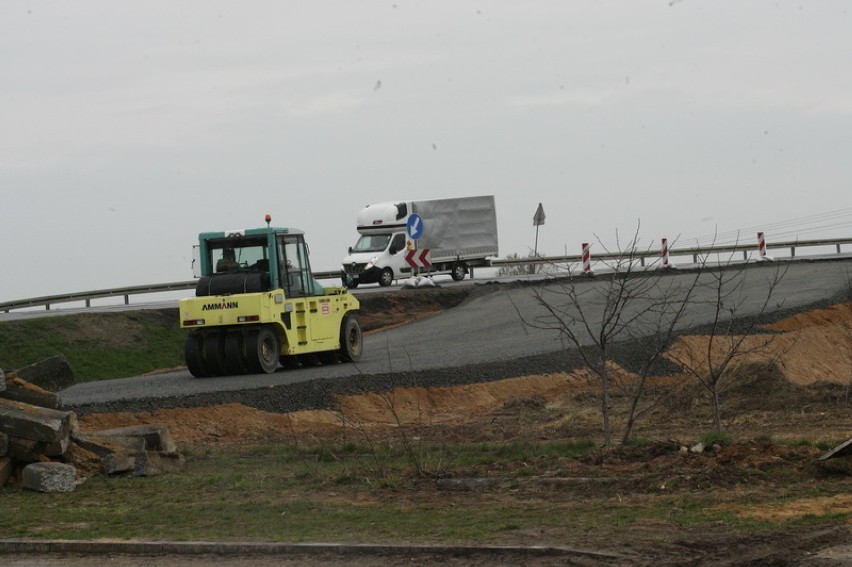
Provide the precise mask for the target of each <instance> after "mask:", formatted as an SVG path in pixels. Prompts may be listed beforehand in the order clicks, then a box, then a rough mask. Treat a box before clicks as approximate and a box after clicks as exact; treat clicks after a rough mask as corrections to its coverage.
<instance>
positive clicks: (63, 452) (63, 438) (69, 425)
mask: <svg viewBox="0 0 852 567" xmlns="http://www.w3.org/2000/svg"><path fill="white" fill-rule="evenodd" d="M73 383H74V375H73V373H72V372H71V369H70V367H69V366H68V363H67V361H66V360H65V358H64V357H61V356H59V357H53V358H51V359H48V360H46V361H43V362H41V363H38V364H35V365H31V366H28V367H26V368H22V369H19V370H17V371H16V372H3V370H0V488H2V487H3V486H5V485H12V484H18V485H20V486H23V487H24V488H28V489H32V490H37V491H40V492H70V491H72V490H74V489H75V488H76V486H77V485H78V484H80V483H82V482H84V481H85V480H86V479H87V478H89V477H91V476H95V475H134V476H153V475H159V474H164V473H171V472H178V471H180V470H181V469H182V468H183V466H184V458H183V455H181V454H180V453H179V452H178V450H177V446H176V445H175V442H174V439H173V438H172V436H171V434H170V433H169V430H168V428H167V427H166V426H165V425H139V426H133V427H122V428H117V429H109V430H102V431H92V432H81V431H80V427H79V424H78V422H77V416H76V414H75V413H74V412H72V411H65V410H63V409H61V404H60V400H59V396H58V395H57V394H56V392H58V391H59V390H61V389H62V388H65V387H67V386H70V385H72V384H73Z"/></svg>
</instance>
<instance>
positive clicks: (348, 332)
mask: <svg viewBox="0 0 852 567" xmlns="http://www.w3.org/2000/svg"><path fill="white" fill-rule="evenodd" d="M363 350H364V343H363V342H362V340H361V325H360V324H359V323H358V317H357V316H355V315H354V314H352V313H350V314H347V315H346V316H345V317H343V322H341V323H340V350H339V351H338V354H339V355H340V358H341V359H342V360H344V361H348V362H358V361H359V360H361V353H362V352H363Z"/></svg>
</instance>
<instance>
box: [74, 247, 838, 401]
mask: <svg viewBox="0 0 852 567" xmlns="http://www.w3.org/2000/svg"><path fill="white" fill-rule="evenodd" d="M732 273H733V272H732ZM744 273H745V276H746V279H745V283H744V285H743V286H742V287H741V288H739V289H737V290H736V293H735V294H733V295H732V296H729V297H726V298H725V299H724V302H725V307H726V308H731V307H733V306H736V312H737V314H738V316H741V317H742V316H747V315H751V314H755V313H759V312H761V311H762V310H763V309H764V303H765V301H766V298H767V290H768V289H769V286H770V285H771V282H772V281H773V280H775V279H777V278H778V277H779V276H782V277H781V279H780V281H779V282H778V284H777V287H776V288H775V289H774V290H773V292H772V294H771V302H770V305H769V309H768V310H769V311H773V310H782V309H783V310H785V311H788V310H793V311H795V310H801V309H802V308H804V307H807V306H810V305H812V304H815V303H820V302H826V301H828V300H831V299H837V298H840V297H841V295H842V294H843V293H845V292H847V291H848V290H849V289H850V285H852V284H850V282H852V261H849V260H842V261H818V262H794V263H786V262H785V263H780V262H779V263H763V264H760V265H754V266H751V267H749V268H748V270H746V271H745V272H744ZM695 277H696V276H695V274H694V273H686V272H677V271H674V272H672V273H670V274H668V275H665V276H663V277H661V278H659V283H660V284H662V286H663V287H664V288H665V289H667V290H669V291H668V292H660V293H672V290H680V291H681V292H682V291H683V290H684V289H686V288H687V287H689V286H691V284H692V282H693V281H694V278H695ZM699 283H700V285H699V286H698V287H696V288H695V290H694V292H693V296H692V300H691V302H690V306H689V309H688V311H687V312H686V314H685V316H684V317H683V320H682V322H681V325H680V326H681V327H683V328H689V327H693V326H695V325H701V324H704V323H707V322H708V321H710V319H711V317H712V314H713V312H714V311H715V309H716V306H717V304H718V301H717V300H716V293H717V291H718V289H717V286H715V285H714V280H713V278H712V277H711V276H710V275H708V274H703V275H702V276H701V279H700V281H699ZM493 285H496V286H498V287H497V291H494V292H492V293H487V294H482V295H479V296H478V297H475V298H473V299H471V300H468V301H466V302H465V303H464V304H462V305H460V306H459V307H456V308H454V309H452V310H449V311H447V312H444V313H442V314H440V315H438V316H436V317H431V318H428V319H424V320H421V321H418V322H415V323H411V324H408V325H403V326H400V327H395V328H391V329H388V330H385V331H381V332H376V333H372V334H370V335H368V336H365V337H364V356H363V358H362V359H361V361H360V362H359V363H358V364H338V365H333V366H319V367H312V368H301V369H297V370H289V371H279V372H276V373H273V374H261V375H251V376H233V377H231V376H228V377H218V378H206V379H195V378H193V377H192V376H191V375H190V374H189V372H188V371H179V372H170V373H163V374H157V375H151V376H137V377H131V378H122V379H116V380H110V381H100V382H88V383H81V384H77V385H75V386H73V387H71V388H68V389H66V390H64V391H62V392H60V396H61V400H62V402H63V404H64V405H65V406H66V407H69V408H74V407H76V406H85V405H90V404H108V403H111V402H113V401H119V400H132V399H136V398H150V397H161V396H162V397H181V396H191V395H194V394H202V393H209V392H229V391H238V390H249V389H261V388H268V387H277V386H285V385H288V384H295V383H300V382H306V381H312V380H317V379H320V378H346V377H355V376H364V375H374V374H384V373H392V372H396V373H399V372H412V371H424V370H432V369H445V368H456V367H463V366H465V365H475V364H479V363H485V362H499V361H511V360H516V359H520V358H523V357H528V356H530V355H539V354H546V353H553V352H556V351H559V350H562V349H563V348H564V346H565V345H564V340H563V339H562V338H561V335H560V333H559V332H558V331H555V330H553V329H545V328H539V327H540V326H541V325H537V324H536V323H535V322H536V321H541V318H542V317H544V316H545V315H546V312H545V311H544V309H543V308H542V307H541V305H540V302H539V300H538V299H537V296H539V295H542V296H544V297H545V298H546V299H547V301H548V302H549V303H550V304H551V305H559V304H560V302H564V301H565V296H564V291H565V289H566V287H565V286H566V284H565V283H538V284H528V285H524V286H517V285H516V286H511V285H506V284H493ZM576 285H577V288H576V289H577V290H578V291H581V292H582V293H583V296H582V297H583V302H584V303H583V307H584V310H586V314H587V318H588V319H589V320H597V319H599V317H600V313H601V309H602V303H601V302H600V300H599V299H596V297H598V296H597V295H596V293H595V292H596V291H600V290H601V289H602V288H604V287H605V286H607V285H608V283H607V280H606V279H604V278H601V279H589V280H586V279H583V280H578V281H577V284H576ZM409 293H410V292H409ZM645 306H646V304H645V303H643V302H641V301H637V302H635V303H634V305H633V307H634V309H637V310H640V309H642V308H643V307H645Z"/></svg>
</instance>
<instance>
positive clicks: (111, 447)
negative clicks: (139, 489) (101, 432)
mask: <svg viewBox="0 0 852 567" xmlns="http://www.w3.org/2000/svg"><path fill="white" fill-rule="evenodd" d="M71 438H72V439H73V440H74V442H75V443H77V445H79V446H80V447H82V448H83V449H86V450H87V451H91V452H92V453H94V454H96V455H97V456H99V457H101V458H103V457H106V456H107V455H112V454H113V453H131V454H136V453H141V452H142V451H144V450H145V439H143V438H141V437H118V436H116V437H109V436H98V435H96V434H88V433H80V434H78V435H72V437H71Z"/></svg>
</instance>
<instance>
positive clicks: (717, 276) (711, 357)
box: [668, 259, 788, 434]
mask: <svg viewBox="0 0 852 567" xmlns="http://www.w3.org/2000/svg"><path fill="white" fill-rule="evenodd" d="M787 269H788V266H786V265H785V266H781V265H779V264H775V265H774V267H773V268H772V269H771V270H770V271H769V272H768V273H767V272H765V271H757V270H751V269H747V266H746V264H740V265H734V264H733V263H732V262H731V260H730V259H728V261H727V262H724V263H722V262H720V263H719V265H718V266H717V269H715V270H705V273H706V274H707V276H706V278H709V282H707V283H702V288H704V289H706V290H708V291H709V292H710V293H709V297H708V299H707V300H705V301H704V302H705V303H707V304H709V307H711V308H712V317H711V320H710V323H709V325H708V330H707V332H706V333H705V334H706V337H707V338H706V343H705V344H704V346H703V349H702V350H701V352H699V353H695V352H688V351H687V352H684V351H682V350H674V351H671V352H670V353H669V354H668V356H669V358H671V359H672V360H673V361H674V362H676V363H677V364H679V365H680V366H681V367H682V368H683V369H684V370H685V371H686V372H687V373H688V374H690V375H691V376H693V377H694V378H695V379H696V380H697V381H698V382H699V384H700V385H701V386H702V387H703V388H704V390H705V391H706V392H707V395H708V397H709V400H710V404H711V408H712V412H713V429H714V431H715V432H716V433H719V434H722V433H724V426H723V419H722V418H723V396H722V390H723V387H724V386H725V385H726V384H725V382H726V381H727V377H728V376H731V375H732V370H733V369H734V367H735V366H736V364H737V363H738V362H739V361H740V360H742V359H743V358H745V357H751V358H754V357H759V358H760V359H762V360H763V361H765V362H770V361H771V360H773V359H776V358H777V357H778V356H779V355H780V353H779V352H777V350H778V349H772V348H771V347H770V345H771V344H772V342H773V341H774V339H775V335H772V334H758V333H759V331H760V329H759V327H758V325H759V324H760V322H761V321H762V320H763V319H765V316H766V315H767V313H768V312H769V311H770V310H777V309H779V308H780V307H781V303H780V302H777V301H775V300H774V296H775V291H776V289H777V287H778V285H779V284H780V283H781V281H782V279H783V277H784V275H785V274H786V273H787ZM749 277H751V278H760V284H761V285H749V286H748V288H747V286H746V282H747V278H749ZM749 295H750V296H751V297H752V298H753V297H755V296H756V297H758V304H757V305H758V307H757V309H751V310H750V311H751V312H750V313H747V310H746V309H745V308H744V306H745V304H746V301H747V300H748V299H749Z"/></svg>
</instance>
